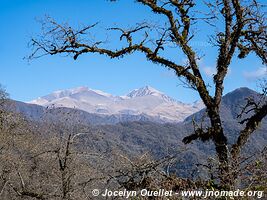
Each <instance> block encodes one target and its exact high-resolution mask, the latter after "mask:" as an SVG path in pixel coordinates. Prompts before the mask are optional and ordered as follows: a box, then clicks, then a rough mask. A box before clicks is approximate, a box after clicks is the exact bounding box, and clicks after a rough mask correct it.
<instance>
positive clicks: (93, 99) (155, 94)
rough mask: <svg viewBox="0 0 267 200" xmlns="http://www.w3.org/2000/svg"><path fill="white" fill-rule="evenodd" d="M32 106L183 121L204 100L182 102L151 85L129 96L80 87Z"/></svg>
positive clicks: (32, 102)
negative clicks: (189, 102) (188, 102)
mask: <svg viewBox="0 0 267 200" xmlns="http://www.w3.org/2000/svg"><path fill="white" fill-rule="evenodd" d="M29 103H31V104H37V105H41V106H44V107H54V108H58V107H65V108H75V109H78V110H82V111H86V112H88V113H92V114H99V115H106V116H117V117H125V116H135V117H138V116H143V117H146V118H149V119H151V121H156V122H181V121H183V120H184V119H185V118H186V117H188V116H190V115H192V114H193V113H195V112H197V111H199V110H201V109H202V108H203V103H202V102H201V101H196V102H194V103H192V104H186V103H182V102H180V101H176V100H175V99H173V98H171V97H169V96H167V95H165V94H164V93H162V92H160V91H158V90H156V89H154V88H152V87H150V86H145V87H142V88H139V89H135V90H133V91H131V92H130V93H128V94H127V95H125V96H114V95H112V94H108V93H105V92H102V91H100V90H94V89H89V88H87V87H78V88H74V89H67V90H59V91H55V92H53V93H51V94H48V95H46V96H43V97H39V98H38V99H36V100H33V101H30V102H29Z"/></svg>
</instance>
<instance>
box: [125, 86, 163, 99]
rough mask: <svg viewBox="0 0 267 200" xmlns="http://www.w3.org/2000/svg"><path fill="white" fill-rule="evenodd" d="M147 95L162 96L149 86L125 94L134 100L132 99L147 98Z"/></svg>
mask: <svg viewBox="0 0 267 200" xmlns="http://www.w3.org/2000/svg"><path fill="white" fill-rule="evenodd" d="M147 95H155V96H158V95H162V92H160V91H158V90H156V89H155V88H153V87H151V86H148V85H147V86H145V87H142V88H139V89H135V90H133V91H132V92H130V93H129V94H127V96H128V97H130V98H134V97H142V96H147Z"/></svg>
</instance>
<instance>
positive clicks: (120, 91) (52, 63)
mask: <svg viewBox="0 0 267 200" xmlns="http://www.w3.org/2000/svg"><path fill="white" fill-rule="evenodd" d="M200 6H202V5H200ZM47 15H49V16H51V17H52V18H54V19H55V20H57V21H59V22H68V23H70V24H73V25H75V24H76V25H83V24H86V25H87V24H93V23H95V22H99V26H100V28H99V29H97V31H101V30H102V31H103V30H105V29H104V28H106V27H112V26H117V25H120V24H122V25H123V26H125V27H127V26H131V25H133V24H135V23H136V22H139V21H140V22H142V21H144V20H146V19H148V20H152V21H153V20H154V21H158V22H161V20H162V19H161V18H158V16H156V15H155V14H153V13H151V12H150V10H149V9H148V8H146V7H144V6H140V5H139V4H137V3H134V1H130V0H129V1H119V2H117V3H111V2H108V1H106V0H89V1H88V0H76V1H74V0H57V1H55V0H0V21H1V26H2V27H1V31H0V42H1V45H0V52H1V53H0V60H1V62H0V84H1V85H3V86H4V88H5V89H6V90H7V92H8V93H9V94H10V97H11V98H12V99H15V100H19V101H24V102H27V101H30V100H33V99H36V98H37V97H40V96H44V95H46V94H49V93H51V92H53V91H55V90H61V89H68V88H75V87H79V86H87V87H89V88H93V89H98V90H102V91H104V92H107V93H111V94H113V95H124V94H126V93H128V92H130V91H131V90H133V89H136V88H140V87H143V86H146V85H150V86H152V87H154V88H156V89H158V90H160V91H162V92H164V93H165V94H167V95H169V96H171V97H173V98H175V99H177V100H179V101H183V102H187V103H190V102H193V101H195V100H198V99H199V97H198V94H197V93H196V92H195V91H193V90H191V89H188V88H185V87H184V85H183V84H182V82H181V81H180V80H179V79H178V78H177V77H176V76H175V74H174V73H173V72H172V71H170V70H167V69H166V68H164V67H162V66H159V65H155V64H153V63H151V62H148V61H147V60H146V58H145V57H144V56H143V55H141V54H138V53H137V54H133V55H129V56H126V57H124V58H123V59H119V60H118V59H113V60H111V59H109V58H107V57H105V56H100V55H89V54H87V55H83V56H81V57H79V59H78V60H76V61H74V60H73V59H72V58H70V57H65V56H46V57H42V58H39V59H34V60H31V61H30V62H28V61H27V60H25V59H23V58H24V57H26V56H28V55H29V54H30V53H31V49H30V48H29V46H28V44H29V41H30V39H31V37H34V36H37V35H38V34H39V33H40V28H41V27H40V24H39V23H38V20H39V19H42V18H44V17H45V16H47ZM209 32H210V30H209V29H207V28H205V27H201V26H200V27H199V37H198V38H196V40H195V43H194V48H196V49H198V51H200V52H201V53H203V54H205V56H203V58H202V59H201V60H200V61H199V66H200V68H201V71H202V72H203V76H204V78H205V79H206V80H207V82H208V83H210V84H212V75H213V74H214V72H215V64H216V63H215V58H216V53H217V51H216V49H214V48H213V47H212V46H211V45H209V44H208V43H207V40H208V38H207V36H206V35H207V34H209ZM95 34H99V35H101V34H103V32H101V33H100V32H99V33H95ZM114 45H115V46H116V45H117V43H112V44H111V46H114ZM169 56H172V57H175V58H177V59H176V60H178V61H181V62H184V59H185V58H184V57H183V56H182V55H177V53H176V52H171V53H170V54H169ZM266 76H267V72H266V67H264V66H263V65H262V64H261V61H260V60H259V59H257V58H256V57H255V56H254V55H250V56H249V57H248V59H245V60H233V62H232V63H231V66H230V70H229V74H228V75H227V78H226V81H225V92H224V93H227V92H230V91H232V90H234V89H236V88H238V87H244V86H245V87H249V88H252V89H257V84H256V82H257V79H258V78H263V77H266Z"/></svg>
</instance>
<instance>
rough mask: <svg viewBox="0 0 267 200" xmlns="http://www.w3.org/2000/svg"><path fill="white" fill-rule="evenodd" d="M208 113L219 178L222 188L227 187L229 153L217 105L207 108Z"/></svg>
mask: <svg viewBox="0 0 267 200" xmlns="http://www.w3.org/2000/svg"><path fill="white" fill-rule="evenodd" d="M208 115H209V118H210V122H211V127H212V129H213V134H212V140H213V142H214V144H215V148H216V154H217V156H218V159H219V178H220V181H221V183H220V184H221V186H222V187H223V188H229V187H230V186H231V185H232V181H231V176H230V169H229V155H228V148H227V138H226V137H225V135H224V132H223V127H222V123H221V118H220V115H219V107H212V108H210V109H208Z"/></svg>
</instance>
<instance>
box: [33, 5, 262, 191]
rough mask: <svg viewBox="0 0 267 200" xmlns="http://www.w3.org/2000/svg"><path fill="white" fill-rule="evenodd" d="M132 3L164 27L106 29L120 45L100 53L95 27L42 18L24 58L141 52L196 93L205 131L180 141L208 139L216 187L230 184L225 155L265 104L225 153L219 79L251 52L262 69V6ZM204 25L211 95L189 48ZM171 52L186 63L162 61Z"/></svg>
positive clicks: (242, 139) (246, 134)
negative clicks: (212, 56)
mask: <svg viewBox="0 0 267 200" xmlns="http://www.w3.org/2000/svg"><path fill="white" fill-rule="evenodd" d="M136 3H139V4H142V5H144V6H146V7H147V8H148V9H149V10H150V11H152V12H153V13H155V14H156V15H160V16H162V17H163V18H164V19H165V22H162V23H161V24H158V25H153V26H152V25H151V24H148V23H146V22H145V23H137V24H136V25H134V26H133V27H130V28H127V29H125V28H121V27H112V28H109V29H108V30H107V31H118V32H120V33H121V36H120V38H119V39H120V41H122V42H121V44H122V46H121V47H118V48H117V49H108V48H105V42H104V40H103V39H102V40H101V39H100V40H96V39H94V38H93V37H92V31H91V30H92V29H93V28H95V27H96V26H97V24H93V25H90V26H86V27H84V28H82V29H75V28H72V27H71V26H69V25H68V24H60V23H57V22H56V21H55V20H53V19H52V18H50V17H47V18H46V20H44V21H43V22H42V25H43V28H42V30H43V32H42V34H41V36H40V37H37V38H33V39H32V40H31V44H32V47H33V53H32V54H31V55H30V56H29V58H30V59H32V58H38V57H40V56H44V55H56V54H67V55H69V56H72V57H73V58H74V59H75V60H76V59H77V58H78V57H79V56H81V55H82V54H86V53H97V54H103V55H106V56H108V57H110V58H120V57H123V56H125V55H128V54H132V53H134V52H141V53H143V54H144V55H145V56H146V58H147V60H148V61H151V62H153V63H155V64H159V65H162V66H164V67H167V68H168V69H172V70H174V71H175V73H176V75H177V77H179V78H183V80H184V82H185V83H186V84H187V85H188V86H189V87H190V88H192V89H194V90H196V91H197V92H198V94H199V96H200V97H201V99H202V101H203V103H204V104H205V106H206V111H207V115H208V117H209V120H210V126H209V127H208V128H206V129H202V128H200V129H196V130H195V132H194V133H193V134H192V135H191V136H189V137H187V138H185V139H184V142H185V143H190V142H192V141H193V140H196V139H201V140H203V141H206V140H212V141H213V142H214V144H215V147H216V152H217V156H218V159H219V163H220V164H219V168H220V173H221V185H222V186H229V185H231V184H232V183H231V180H229V176H228V175H229V173H230V171H229V170H230V169H229V163H230V158H231V155H230V152H232V155H233V157H234V158H236V157H238V155H239V150H240V149H241V147H242V146H243V145H244V144H245V143H246V141H247V138H248V137H249V136H250V135H251V134H252V133H253V132H254V131H255V130H256V129H257V127H258V125H259V123H260V121H261V120H262V119H263V118H264V117H265V116H266V114H267V109H266V106H267V104H266V103H265V104H264V105H262V107H261V108H260V109H259V110H258V111H257V112H255V114H254V115H253V116H251V117H250V118H249V119H247V120H246V121H245V122H244V124H245V128H244V130H242V131H241V132H240V137H239V139H238V141H237V143H236V144H235V145H234V146H233V149H232V151H229V150H228V143H227V138H226V135H225V132H224V130H223V125H222V120H221V116H220V103H221V100H222V94H223V90H224V80H225V77H226V75H227V72H228V70H229V65H230V63H231V61H232V60H233V59H234V58H236V57H237V58H240V59H243V58H246V56H247V55H249V54H250V53H254V54H256V55H257V57H258V58H259V59H261V61H262V63H263V64H265V65H266V63H267V52H266V41H267V39H266V38H267V37H266V33H267V32H266V17H265V16H264V12H262V9H263V5H261V4H260V3H259V1H257V0H247V1H243V0H216V1H210V2H202V3H201V2H200V1H193V0H137V1H136ZM197 3H200V4H203V5H204V4H205V5H206V8H205V9H203V7H202V6H200V7H199V5H198V4H197ZM199 9H203V10H202V11H201V10H199ZM203 21H204V22H206V23H207V24H208V25H210V26H211V28H212V27H215V28H214V33H213V35H211V36H210V38H211V39H210V42H211V43H212V44H213V45H214V48H215V49H217V50H218V55H217V58H216V60H217V64H216V69H217V71H216V73H215V75H214V77H213V82H214V85H213V86H214V90H215V93H214V94H211V92H209V90H208V84H207V82H205V80H204V78H203V76H202V73H201V70H200V66H199V64H198V60H199V59H200V55H198V53H197V51H196V49H194V47H193V39H194V38H195V36H196V35H197V32H196V31H195V28H197V26H198V23H199V22H203ZM217 24H219V25H217ZM220 25H222V26H220ZM155 33H156V34H155ZM170 46H171V47H170ZM170 48H172V49H176V50H177V55H179V53H181V55H183V56H185V57H186V58H187V62H186V63H179V62H176V61H174V60H175V59H176V58H174V57H173V58H167V57H166V56H163V54H162V52H164V51H168V49H170ZM236 52H238V54H236Z"/></svg>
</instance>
